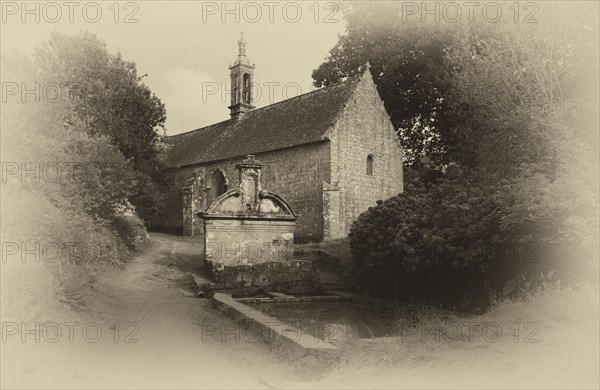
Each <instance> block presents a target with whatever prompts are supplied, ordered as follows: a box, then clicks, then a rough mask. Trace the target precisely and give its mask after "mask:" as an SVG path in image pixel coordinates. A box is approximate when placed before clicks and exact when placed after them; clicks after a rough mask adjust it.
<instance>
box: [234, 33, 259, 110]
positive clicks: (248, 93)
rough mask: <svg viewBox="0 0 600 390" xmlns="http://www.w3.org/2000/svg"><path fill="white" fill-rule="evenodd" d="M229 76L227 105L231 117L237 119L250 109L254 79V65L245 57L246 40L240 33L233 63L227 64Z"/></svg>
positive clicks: (251, 106)
mask: <svg viewBox="0 0 600 390" xmlns="http://www.w3.org/2000/svg"><path fill="white" fill-rule="evenodd" d="M229 75H230V77H231V105H230V106H229V110H230V114H231V118H232V119H238V118H240V117H242V116H243V114H245V113H246V112H248V111H250V110H252V109H253V108H254V106H253V105H252V103H253V99H252V83H253V81H254V65H253V64H250V61H249V60H248V57H246V40H245V39H244V33H242V35H241V37H240V39H239V40H238V56H237V58H236V59H235V62H234V63H233V65H230V66H229Z"/></svg>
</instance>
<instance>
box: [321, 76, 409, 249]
mask: <svg viewBox="0 0 600 390" xmlns="http://www.w3.org/2000/svg"><path fill="white" fill-rule="evenodd" d="M329 138H330V140H331V171H332V173H331V182H330V183H328V184H327V185H326V186H325V187H324V190H325V191H324V204H325V209H324V221H325V226H326V229H325V230H326V235H325V236H326V238H342V237H346V236H347V235H348V233H349V232H350V227H351V225H352V222H353V221H355V220H356V219H357V218H358V216H359V215H360V214H361V213H362V212H364V211H366V210H367V209H368V208H369V207H370V206H373V205H375V204H376V202H377V200H379V199H382V200H383V199H387V198H390V197H392V196H395V195H398V193H400V192H402V190H403V175H402V147H401V145H400V142H399V141H398V137H397V135H396V134H395V131H394V126H393V125H392V122H391V121H390V119H389V116H388V114H387V112H386V110H385V107H384V106H383V101H382V100H381V98H380V97H379V93H378V92H377V89H376V86H375V84H374V83H373V80H372V78H371V75H370V73H369V72H365V73H364V74H363V76H362V80H361V82H360V83H359V84H358V86H357V89H356V91H355V92H354V94H353V95H352V97H351V98H350V100H349V101H348V103H347V105H346V108H345V109H344V111H343V112H342V113H341V114H340V115H339V116H338V120H337V121H336V124H335V126H334V127H333V128H332V129H331V130H330V134H329ZM369 155H372V156H373V174H372V175H367V156H369Z"/></svg>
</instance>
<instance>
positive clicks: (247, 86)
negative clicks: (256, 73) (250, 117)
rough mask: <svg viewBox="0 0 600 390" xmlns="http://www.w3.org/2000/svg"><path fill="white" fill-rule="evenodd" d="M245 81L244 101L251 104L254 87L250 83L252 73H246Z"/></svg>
mask: <svg viewBox="0 0 600 390" xmlns="http://www.w3.org/2000/svg"><path fill="white" fill-rule="evenodd" d="M243 83H244V85H243V90H242V99H243V100H242V101H243V102H244V103H246V104H250V93H251V92H250V88H252V86H251V85H250V75H249V74H248V73H244V80H243Z"/></svg>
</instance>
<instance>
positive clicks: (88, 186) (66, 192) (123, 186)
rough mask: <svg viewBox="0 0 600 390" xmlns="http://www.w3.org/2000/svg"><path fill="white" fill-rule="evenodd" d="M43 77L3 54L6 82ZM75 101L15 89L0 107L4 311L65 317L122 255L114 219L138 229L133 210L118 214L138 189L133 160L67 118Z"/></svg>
mask: <svg viewBox="0 0 600 390" xmlns="http://www.w3.org/2000/svg"><path fill="white" fill-rule="evenodd" d="M46 77H47V75H46V74H44V73H38V72H37V68H36V66H35V64H33V63H32V62H30V61H29V60H28V58H26V57H22V56H18V55H13V56H3V57H2V78H3V80H15V81H18V82H19V84H21V83H23V84H24V85H27V86H31V85H34V83H36V82H38V83H40V84H42V85H43V84H44V83H48V82H49V79H47V78H46ZM50 80H51V79H50ZM71 109H72V107H71V106H70V105H69V102H68V101H64V100H57V101H50V100H47V99H40V100H39V101H36V100H35V99H28V100H21V99H20V98H19V96H9V97H7V101H6V102H5V103H3V105H2V117H1V126H2V133H1V137H2V138H1V145H2V157H3V168H4V169H5V170H4V173H5V174H4V175H3V183H2V193H1V195H2V199H1V204H2V210H1V212H2V226H1V228H2V239H3V243H5V244H10V248H11V249H10V251H9V252H10V255H7V252H4V253H3V264H2V275H1V277H2V283H1V284H2V289H3V290H2V296H3V305H2V306H3V307H2V310H3V312H2V315H3V318H7V316H9V317H8V318H13V319H16V320H29V319H31V320H34V319H35V320H46V319H48V318H52V316H54V315H60V316H61V318H67V317H63V316H65V315H67V316H69V315H71V314H68V313H69V309H72V308H76V307H78V305H79V302H80V301H81V300H80V299H79V298H81V296H82V295H83V294H85V293H86V291H88V290H89V287H90V286H91V285H92V283H93V282H94V278H95V276H96V275H97V273H98V272H99V271H100V270H101V269H102V268H103V267H106V266H109V265H112V264H118V263H120V262H122V261H123V260H125V259H127V257H128V254H129V252H130V249H132V248H131V245H130V242H129V240H130V237H128V236H126V235H121V234H120V233H121V231H122V230H124V228H121V229H116V227H115V225H116V224H120V225H124V224H131V225H132V226H135V228H131V229H137V230H138V231H139V230H140V229H143V226H142V225H141V224H140V222H139V220H135V218H133V219H132V218H130V217H127V219H126V221H125V222H123V221H122V220H123V217H122V214H123V206H124V205H127V204H128V199H129V198H130V197H131V196H132V195H133V194H134V193H135V191H136V190H137V189H136V186H137V181H136V175H135V173H134V167H133V164H132V163H131V162H130V161H128V160H126V159H125V157H124V156H123V154H122V153H121V152H120V151H119V150H118V149H117V147H116V146H114V145H113V144H112V143H111V142H110V140H109V138H108V137H107V136H106V135H103V134H94V133H93V132H90V131H88V130H87V128H86V126H87V125H86V124H85V123H84V122H83V121H81V120H79V119H77V118H73V120H72V121H71V124H70V125H69V126H65V125H64V118H65V115H66V113H68V112H69V111H70V110H71ZM15 249H16V252H15ZM26 250H28V251H32V252H34V253H35V254H31V255H29V256H25V257H24V252H25V251H26ZM13 252H14V253H13ZM5 303H6V304H5ZM65 312H66V313H67V314H65ZM58 313H61V314H58Z"/></svg>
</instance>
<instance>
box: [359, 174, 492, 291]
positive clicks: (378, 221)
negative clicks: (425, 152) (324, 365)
mask: <svg viewBox="0 0 600 390" xmlns="http://www.w3.org/2000/svg"><path fill="white" fill-rule="evenodd" d="M377 203H378V205H377V206H375V207H371V208H369V210H368V211H366V212H365V213H363V214H361V215H360V217H359V218H358V220H357V221H356V222H355V223H354V224H353V225H352V229H351V233H350V244H351V249H352V254H353V256H354V259H355V270H354V271H355V272H354V274H355V278H354V281H355V286H356V287H358V288H361V289H369V290H372V291H374V292H379V293H383V294H386V295H390V294H400V291H402V290H406V291H411V295H412V298H417V297H419V295H422V294H425V295H427V294H435V292H434V291H433V290H432V287H434V286H432V284H437V285H438V286H440V287H441V285H440V279H439V277H445V279H446V280H445V281H444V283H445V284H444V285H445V286H446V287H448V288H450V287H449V286H448V285H447V282H452V281H451V280H449V279H450V274H449V273H451V272H457V275H461V276H460V279H461V280H462V282H465V279H466V278H468V275H470V274H473V275H480V274H482V272H483V271H485V270H487V269H488V268H489V267H490V266H491V265H492V264H493V263H494V262H495V261H497V260H498V252H497V248H498V245H499V244H500V239H501V237H500V236H499V235H498V234H497V233H498V224H499V214H498V210H497V208H496V205H495V203H494V202H493V200H492V198H491V197H490V196H489V193H486V191H485V189H484V188H483V187H482V186H481V185H479V183H477V182H469V181H468V180H467V179H465V178H460V179H456V180H448V179H445V178H440V179H436V180H433V181H430V182H425V181H424V180H423V179H422V177H421V176H419V175H416V174H412V175H407V177H406V183H405V192H404V193H403V194H399V195H398V196H395V197H393V198H390V199H387V200H385V201H378V202H377ZM426 275H429V276H428V277H425V278H424V279H422V278H423V276H426ZM434 275H437V276H434ZM427 279H429V281H427ZM417 281H418V283H416V282H417ZM454 282H456V281H454ZM458 282H459V283H460V282H461V281H460V280H459V281H458ZM415 283H416V284H418V285H415ZM409 286H410V288H408V287H409ZM442 294H443V293H442ZM400 295H402V294H400ZM422 297H424V296H420V297H419V298H422ZM404 298H406V297H404Z"/></svg>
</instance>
